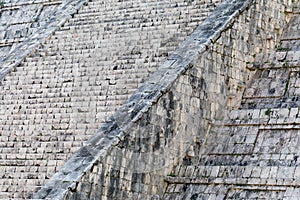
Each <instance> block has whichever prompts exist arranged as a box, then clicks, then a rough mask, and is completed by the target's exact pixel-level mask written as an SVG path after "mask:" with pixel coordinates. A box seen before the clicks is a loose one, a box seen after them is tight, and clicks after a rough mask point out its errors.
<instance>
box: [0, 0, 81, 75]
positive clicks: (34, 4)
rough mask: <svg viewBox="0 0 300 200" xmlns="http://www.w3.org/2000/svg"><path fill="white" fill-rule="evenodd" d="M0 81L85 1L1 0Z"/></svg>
mask: <svg viewBox="0 0 300 200" xmlns="http://www.w3.org/2000/svg"><path fill="white" fill-rule="evenodd" d="M1 2H2V4H1V6H0V11H1V12H0V13H1V14H0V21H1V24H0V32H1V35H0V80H1V79H3V77H4V76H5V75H6V74H7V73H9V72H10V71H11V70H12V69H14V68H15V67H16V66H18V65H19V64H20V63H21V62H22V61H23V60H24V59H25V57H26V56H27V55H28V54H30V53H31V52H33V51H34V50H35V49H36V48H37V47H38V45H40V44H41V43H43V42H44V41H45V40H46V39H47V38H48V37H49V36H50V35H52V34H53V32H54V31H56V30H57V29H58V28H59V27H61V26H62V25H63V24H64V23H65V22H66V20H68V19H69V18H71V17H72V15H74V13H76V12H77V11H78V9H79V8H80V7H81V6H82V5H83V4H84V3H85V2H86V0H78V1H74V0H66V1H27V2H23V1H6V0H5V1H1Z"/></svg>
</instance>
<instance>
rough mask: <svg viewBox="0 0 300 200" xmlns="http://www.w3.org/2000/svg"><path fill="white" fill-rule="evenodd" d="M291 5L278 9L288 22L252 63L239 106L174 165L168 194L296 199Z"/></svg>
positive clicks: (295, 30)
mask: <svg viewBox="0 0 300 200" xmlns="http://www.w3.org/2000/svg"><path fill="white" fill-rule="evenodd" d="M290 3H293V4H289V5H290V6H288V7H286V8H285V9H284V8H283V7H282V8H283V9H282V10H281V9H279V10H280V11H281V12H282V14H283V12H284V13H285V15H286V19H288V21H289V22H288V24H287V25H284V26H283V27H282V30H283V34H280V37H279V40H278V39H277V40H274V41H273V42H277V44H276V46H275V47H276V48H274V49H272V48H271V49H272V50H271V52H269V53H266V52H262V53H260V54H255V61H254V62H250V63H248V67H249V69H251V70H252V71H253V72H254V73H253V72H252V73H251V74H250V79H249V80H248V81H247V84H246V86H245V89H244V90H242V91H241V95H242V100H241V101H240V102H241V104H239V105H238V106H237V107H236V109H234V108H230V107H229V108H228V111H227V112H225V113H227V115H225V118H224V120H221V121H216V122H215V123H212V124H211V129H210V131H208V132H207V133H206V134H205V135H203V137H201V140H200V142H198V145H197V143H195V145H194V146H193V147H192V149H193V150H194V151H193V154H192V156H190V158H189V160H190V162H181V164H179V165H177V166H176V167H174V169H173V170H172V173H170V174H171V175H172V176H170V175H169V176H167V177H166V179H165V180H166V182H167V183H168V187H167V190H166V192H165V195H164V197H163V199H299V193H300V189H299V184H300V179H299V171H300V169H299V159H298V158H299V142H298V141H299V122H300V118H299V94H300V93H299V84H298V83H299V81H300V79H299V67H300V60H299V59H300V51H299V50H300V46H299V45H298V44H299V39H300V37H299V36H300V26H299V21H300V14H299V8H300V7H299V5H300V4H299V2H296V1H294V2H293V1H292V2H290ZM278 5H279V4H278ZM278 5H277V6H278ZM265 6H267V7H268V6H270V4H269V5H268V4H265ZM273 6H275V7H277V6H276V5H274V4H273V2H272V4H271V7H273ZM268 10H273V14H271V16H272V15H277V14H278V13H277V11H278V10H277V9H270V8H268ZM262 13H267V12H262ZM269 14H270V12H269V13H268V15H269ZM282 16H284V15H282ZM261 19H265V20H267V21H268V17H267V16H266V14H263V16H262V17H261ZM272 19H273V18H272ZM267 21H266V22H267ZM262 24H265V23H262ZM267 33H269V34H271V35H273V34H272V31H268V32H267ZM242 35H243V37H244V36H246V34H242ZM265 45H266V44H265ZM200 144H201V145H200Z"/></svg>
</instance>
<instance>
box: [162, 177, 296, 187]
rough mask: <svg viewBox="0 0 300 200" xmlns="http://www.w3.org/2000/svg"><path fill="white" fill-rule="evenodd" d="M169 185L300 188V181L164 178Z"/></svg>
mask: <svg viewBox="0 0 300 200" xmlns="http://www.w3.org/2000/svg"><path fill="white" fill-rule="evenodd" d="M164 181H165V182H166V183H168V184H194V185H231V186H232V185H238V186H257V187H284V188H285V187H294V188H300V181H296V180H295V179H278V178H277V179H268V178H264V179H262V178H214V179H213V178H187V177H172V176H166V177H164Z"/></svg>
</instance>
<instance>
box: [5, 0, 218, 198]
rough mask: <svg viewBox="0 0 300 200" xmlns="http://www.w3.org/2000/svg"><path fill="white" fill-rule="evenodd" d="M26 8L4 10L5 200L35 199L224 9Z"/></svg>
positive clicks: (150, 5) (130, 5) (130, 4)
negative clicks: (167, 61)
mask: <svg viewBox="0 0 300 200" xmlns="http://www.w3.org/2000/svg"><path fill="white" fill-rule="evenodd" d="M22 2H23V1H22ZM22 2H15V1H14V2H8V1H5V4H4V6H1V9H2V10H1V11H2V12H1V22H0V23H2V22H3V23H2V25H3V28H2V29H3V30H4V32H5V33H4V32H3V31H1V33H2V35H1V37H2V38H1V39H2V41H3V44H4V43H5V45H6V44H11V45H12V47H7V48H9V49H6V48H4V49H2V50H3V51H1V55H3V56H1V58H3V59H4V60H3V62H1V64H0V65H1V67H0V68H1V72H0V74H1V75H0V76H1V77H2V80H1V83H0V84H1V86H0V131H1V135H0V144H1V149H0V156H1V163H0V167H1V170H0V176H1V179H0V187H1V190H0V191H1V193H0V198H3V199H9V198H14V199H24V198H31V197H32V193H33V191H36V190H37V189H39V188H40V187H41V185H43V184H44V183H45V181H46V180H47V179H49V178H50V177H51V176H52V175H53V174H54V173H55V172H57V171H58V170H59V169H60V167H61V166H62V165H63V163H64V162H65V161H66V160H67V158H69V157H70V156H71V155H72V154H73V153H74V152H75V151H76V150H78V149H79V148H80V147H82V146H83V145H84V143H85V141H86V140H88V138H90V137H91V136H92V135H93V134H94V133H95V132H96V131H97V130H98V128H99V127H100V126H101V124H102V123H104V122H106V121H108V118H109V116H110V115H112V113H113V112H114V111H115V110H116V109H117V108H118V107H119V106H120V105H122V104H123V103H124V102H125V101H126V99H128V97H129V96H130V95H131V94H132V93H133V92H134V91H135V90H136V89H137V88H138V87H139V86H141V85H142V82H143V81H144V80H145V79H146V78H147V77H148V75H149V74H150V73H151V72H153V71H155V70H156V69H157V67H158V66H159V65H160V64H161V63H162V61H163V60H165V59H166V58H167V56H168V55H169V54H170V53H171V52H172V51H173V50H174V49H175V48H176V47H177V46H178V44H179V43H180V42H182V41H183V40H184V39H185V38H186V36H187V35H188V34H190V33H191V32H192V31H193V30H194V29H195V28H196V27H197V25H198V24H200V23H201V22H202V21H203V20H204V19H205V18H206V17H207V16H208V15H209V14H210V13H211V11H212V10H214V9H215V7H216V5H218V4H219V3H220V2H221V1H220V0H213V1H211V0H207V1H185V2H182V1H179V0H178V1H177V0H176V1H171V2H166V1H164V2H163V1H154V0H147V1H142V0H140V1H117V0H115V1H101V0H95V1H89V2H88V3H84V2H85V1H71V0H70V1H64V2H57V1H51V3H49V2H48V3H49V4H51V5H49V6H48V3H47V2H44V1H34V2H28V4H26V5H24V2H23V3H22ZM46 3H47V5H44V4H46ZM52 3H53V5H52ZM56 3H57V4H56ZM60 3H61V4H60ZM83 3H84V5H83V6H81V5H82V4H83ZM74 4H75V5H74ZM28 6H29V7H28ZM79 7H80V9H79ZM27 8H28V9H27ZM29 8H30V10H31V9H32V10H31V11H32V12H29ZM48 8H49V10H48ZM74 8H76V9H74ZM36 9H37V10H36ZM78 9H79V10H78ZM35 12H37V13H41V14H40V15H39V19H38V20H37V21H36V20H35V19H36V17H37V16H36V15H35V14H36V13H35ZM8 16H9V17H10V18H7V17H8ZM24 16H26V17H24ZM49 16H51V17H50V18H48V17H49ZM11 18H13V20H9V19H11ZM20 18H23V21H22V20H21V19H20ZM31 19H32V20H31ZM67 19H69V20H67ZM26 20H27V21H26ZM53 20H54V21H53ZM55 20H56V21H55ZM4 21H5V23H6V25H4ZM16 21H19V22H20V24H18V26H17V27H19V28H18V29H17V27H16V26H15V23H16ZM23 22H24V23H23ZM25 22H26V23H25ZM27 22H28V23H27ZM27 26H28V27H27ZM60 26H61V27H60ZM1 27H2V26H1ZM24 27H25V28H24ZM26 27H27V28H28V31H27V29H26ZM29 27H32V29H31V28H29ZM15 28H16V29H15ZM20 31H25V32H26V33H25V32H24V33H23V32H20ZM30 31H32V32H33V34H32V35H30ZM53 31H54V32H53ZM49 35H50V37H48V36H49ZM19 37H20V38H19ZM26 37H28V38H26ZM45 38H46V40H45ZM23 39H24V40H23ZM44 40H45V41H44ZM9 41H11V42H13V43H9ZM39 44H40V45H39ZM33 49H35V50H34V52H32V50H33ZM8 51H9V52H8ZM29 52H32V53H31V55H29V56H28V55H27V54H28V53H29ZM15 58H17V60H15ZM11 59H12V60H11ZM22 60H23V61H22ZM11 61H14V62H13V63H11ZM16 66H17V67H16ZM13 68H15V69H14V70H13V71H11V69H13ZM8 72H9V74H7V73H8ZM5 74H7V75H6V76H5V77H4V78H3V76H4V75H5Z"/></svg>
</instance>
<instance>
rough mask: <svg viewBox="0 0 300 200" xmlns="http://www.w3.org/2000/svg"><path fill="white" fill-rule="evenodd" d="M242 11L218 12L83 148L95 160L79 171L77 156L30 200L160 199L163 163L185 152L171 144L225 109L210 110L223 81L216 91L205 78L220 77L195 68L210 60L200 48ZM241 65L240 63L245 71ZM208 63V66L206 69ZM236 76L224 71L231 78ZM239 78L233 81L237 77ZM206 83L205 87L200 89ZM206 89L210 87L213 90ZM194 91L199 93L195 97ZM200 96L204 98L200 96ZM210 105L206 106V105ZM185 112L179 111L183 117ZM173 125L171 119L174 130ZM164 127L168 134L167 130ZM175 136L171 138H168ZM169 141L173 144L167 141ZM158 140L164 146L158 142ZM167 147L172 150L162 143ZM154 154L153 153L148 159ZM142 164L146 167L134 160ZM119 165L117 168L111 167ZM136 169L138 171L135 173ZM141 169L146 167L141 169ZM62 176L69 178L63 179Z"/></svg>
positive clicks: (227, 7)
mask: <svg viewBox="0 0 300 200" xmlns="http://www.w3.org/2000/svg"><path fill="white" fill-rule="evenodd" d="M248 6H250V1H249V2H248V1H226V2H225V3H224V4H222V5H221V6H220V7H219V8H217V10H216V11H215V12H214V13H213V14H212V15H211V16H210V17H209V18H208V19H207V20H206V21H205V22H204V23H203V24H202V25H201V26H200V27H199V28H198V29H196V30H195V32H194V33H193V34H192V35H191V36H190V37H189V38H188V39H187V40H186V41H185V42H184V43H183V44H182V45H181V46H180V47H179V48H178V49H177V50H176V51H175V52H174V54H172V55H171V56H170V57H169V58H168V59H167V61H166V62H165V63H164V64H163V65H162V66H161V67H160V68H159V69H158V70H157V71H156V72H155V73H154V74H153V75H151V76H150V78H149V79H148V80H147V81H146V82H145V83H144V84H143V86H142V87H141V88H139V89H138V90H137V92H136V93H135V94H134V95H133V96H132V97H131V98H130V99H129V100H128V101H127V103H125V104H124V105H123V106H122V107H121V108H120V109H119V110H118V111H117V112H116V114H115V115H113V116H112V117H111V118H110V120H111V121H110V122H109V123H106V124H104V125H103V127H102V128H101V130H100V132H99V133H98V134H96V135H95V136H93V137H92V138H91V139H90V140H89V142H88V144H89V145H88V147H86V148H89V149H90V150H91V151H92V152H94V150H96V151H95V152H96V155H95V154H94V153H92V155H94V156H92V157H91V160H92V162H90V163H86V164H81V165H80V164H79V163H85V162H84V160H85V159H86V157H81V156H79V154H81V153H80V151H82V150H80V151H79V152H77V153H76V154H75V155H74V156H73V157H72V158H71V160H69V161H68V162H67V163H66V164H65V165H64V167H63V169H62V171H61V172H59V173H57V174H56V175H55V176H54V177H53V178H52V179H51V180H50V182H49V183H48V184H46V185H45V187H44V188H42V189H41V190H40V191H39V192H38V193H37V194H36V196H35V197H36V198H50V199H51V198H55V197H59V198H61V195H66V198H67V199H79V198H105V197H106V198H133V199H143V198H149V197H150V195H151V194H152V195H153V194H155V193H156V192H157V193H159V194H160V195H162V191H163V189H160V188H157V184H159V183H160V184H162V177H163V176H164V175H166V171H168V170H165V169H167V168H169V167H170V166H169V165H170V163H168V162H170V160H171V163H172V162H177V161H178V158H180V155H182V154H184V152H185V151H186V150H187V149H186V147H187V146H186V145H183V147H182V146H181V147H180V144H179V143H181V142H188V140H186V139H187V138H185V137H184V139H181V140H180V139H178V140H176V139H177V137H182V136H184V135H185V134H184V133H185V132H186V131H187V130H188V129H189V128H192V127H194V129H195V130H190V132H191V135H187V137H191V138H190V139H192V138H193V136H196V133H197V132H199V131H200V132H202V131H203V130H204V129H205V127H204V126H205V125H208V122H207V119H213V118H216V117H217V116H220V113H216V111H217V112H218V110H219V109H218V108H217V107H220V106H221V105H222V104H223V103H224V101H223V100H220V101H219V102H218V100H217V102H214V101H216V99H215V97H216V95H217V94H220V91H222V89H221V86H222V84H223V83H222V81H224V82H225V80H222V81H221V83H220V85H218V84H216V82H218V80H217V79H218V77H217V76H215V77H214V75H213V74H214V73H212V72H213V71H214V70H216V71H218V70H219V69H217V68H215V69H213V68H211V69H210V68H209V65H205V64H204V65H203V66H201V64H197V62H198V59H200V60H201V58H202V62H208V61H205V60H206V59H207V58H209V57H210V56H212V55H213V54H210V53H207V52H206V50H207V48H210V47H211V45H212V44H214V43H215V42H217V41H218V38H219V37H220V36H221V34H222V33H223V32H224V31H225V30H228V28H229V27H230V26H229V25H232V24H233V22H234V19H236V18H237V16H239V14H240V13H241V12H243V10H244V9H245V8H247V7H248ZM199 62H201V61H199ZM245 62H246V61H244V62H243V63H244V65H245ZM208 63H209V64H211V63H210V61H209V62H208ZM202 64H203V63H202ZM193 65H198V66H199V67H200V69H202V68H203V69H202V70H203V71H201V70H200V71H199V72H198V73H200V74H202V75H201V76H200V77H199V76H197V70H194V71H193V69H194V68H195V67H192V66H193ZM189 69H190V70H192V72H193V73H194V78H192V77H193V76H191V77H189V76H187V75H184V74H185V73H186V71H187V70H189ZM195 69H196V68H195ZM235 70H236V69H233V70H230V72H231V73H232V72H233V71H235ZM190 73H191V72H190ZM193 73H192V74H193ZM241 74H242V73H241ZM241 74H238V73H237V75H241ZM205 75H208V76H211V77H214V78H212V79H209V78H208V80H206V79H204V76H205ZM233 77H234V76H233ZM206 78H207V77H206ZM219 78H220V77H219ZM223 78H224V77H223ZM223 78H222V79H223ZM234 78H235V79H234ZM234 78H232V79H234V81H233V82H235V83H234V85H236V82H238V81H237V80H243V79H246V77H244V78H243V77H240V79H239V78H237V77H234ZM205 81H208V82H207V83H205ZM201 85H202V87H204V88H205V87H207V88H206V89H204V90H203V91H202V92H204V93H202V92H201V89H200V88H201ZM213 85H216V86H217V87H216V88H214V87H213ZM198 89H199V91H197V90H198ZM205 91H206V92H209V93H208V94H205ZM225 94H226V92H225V93H224V95H225ZM193 95H195V99H194V100H193V99H189V100H188V99H186V100H184V99H183V98H184V97H185V96H186V97H187V98H190V97H191V96H193ZM203 95H204V96H203ZM205 96H206V97H205ZM224 97H226V95H225V96H224ZM224 97H223V98H224ZM201 98H202V99H203V100H205V98H208V99H209V100H211V103H210V104H208V105H207V106H204V107H205V108H206V109H205V110H202V109H201V108H200V101H199V100H200V99H201ZM224 99H225V98H224ZM209 100H207V101H208V102H210V101H209ZM180 102H185V103H186V105H181V103H180ZM191 106H194V107H195V109H191ZM199 108H200V109H199ZM185 109H186V111H185V112H183V110H185ZM210 111H211V112H210ZM181 112H182V113H181ZM201 112H203V113H202V114H200V116H205V118H206V119H203V122H201V120H200V119H199V118H195V115H197V113H198V115H199V113H201ZM180 113H181V114H180ZM175 118H176V119H178V121H177V122H176V120H175ZM159 119H162V123H160V122H159ZM168 120H169V121H168ZM172 121H173V122H174V123H175V124H174V126H172V125H171V124H170V123H171V122H172ZM197 121H198V122H197ZM155 124H156V125H155ZM180 124H182V125H183V126H182V125H180ZM184 124H186V125H184ZM197 124H198V125H197ZM162 126H166V127H165V128H163V127H162ZM169 126H170V128H168V127H169ZM155 127H156V128H158V130H157V131H155ZM174 128H175V129H177V130H173V129H174ZM159 129H161V130H163V131H162V133H161V134H163V135H165V136H164V137H163V136H160V133H159ZM168 129H169V130H168ZM180 129H182V132H180ZM153 131H154V132H153ZM178 131H179V134H178ZM153 133H157V134H158V136H157V137H155V136H153ZM174 134H175V136H176V139H175V140H173V139H174V137H173V136H174ZM161 137H162V138H161ZM155 138H156V139H155ZM159 138H161V139H163V140H164V141H166V142H160V140H161V139H159ZM143 139H144V141H143ZM169 140H171V142H168V141H169ZM174 141H176V144H174ZM172 142H173V143H172ZM177 142H178V143H177ZM190 142H191V141H190ZM171 143H172V145H171ZM155 148H157V151H153V150H154V149H155ZM169 148H171V149H172V150H169ZM177 148H178V149H177ZM97 149H98V150H97ZM149 149H150V150H149ZM163 149H164V151H167V152H168V153H169V152H171V153H172V154H173V155H172V154H170V155H169V156H170V157H169V158H167V157H164V156H159V155H161V153H162V150H163ZM176 149H177V152H176ZM97 151H98V152H97ZM149 152H150V153H151V154H155V153H156V154H157V156H159V157H158V164H157V165H156V164H155V161H154V160H155V156H154V155H149ZM177 153H179V155H178V158H176V155H177ZM163 155H165V154H163ZM142 157H143V158H145V159H146V160H145V161H143V160H141V159H142ZM173 159H174V160H173ZM74 161H76V163H77V164H79V165H78V167H77V164H76V168H73V167H72V165H74V164H75V163H74ZM96 161H97V162H96ZM130 161H132V162H134V161H137V163H133V164H132V163H131V162H130ZM93 162H95V164H94V163H93ZM118 162H120V163H119V164H118ZM153 162H154V164H153ZM186 162H187V163H189V160H188V159H186ZM151 163H152V164H151ZM143 164H144V166H145V168H144V169H143V168H141V166H143ZM147 166H150V167H149V168H147ZM69 168H72V169H74V170H73V171H72V172H69V170H68V169H69ZM143 170H144V171H143ZM70 174H72V175H70ZM73 174H74V175H73ZM67 177H68V178H67ZM69 177H72V178H69ZM143 177H144V178H143ZM147 177H149V178H147ZM150 177H152V178H150ZM151 179H152V180H151ZM89 180H94V182H92V183H91V182H89ZM153 181H154V183H153ZM59 183H60V184H59ZM62 183H63V184H62ZM87 183H89V184H87ZM130 185H131V186H130ZM128 186H129V187H128ZM145 187H146V188H148V189H149V192H148V190H147V192H145V191H144V190H145ZM150 191H151V192H150Z"/></svg>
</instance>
